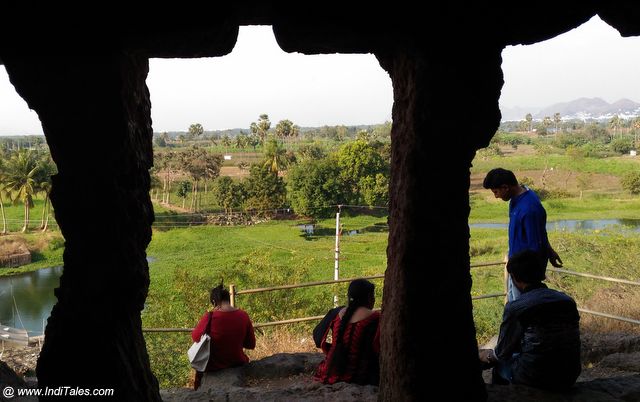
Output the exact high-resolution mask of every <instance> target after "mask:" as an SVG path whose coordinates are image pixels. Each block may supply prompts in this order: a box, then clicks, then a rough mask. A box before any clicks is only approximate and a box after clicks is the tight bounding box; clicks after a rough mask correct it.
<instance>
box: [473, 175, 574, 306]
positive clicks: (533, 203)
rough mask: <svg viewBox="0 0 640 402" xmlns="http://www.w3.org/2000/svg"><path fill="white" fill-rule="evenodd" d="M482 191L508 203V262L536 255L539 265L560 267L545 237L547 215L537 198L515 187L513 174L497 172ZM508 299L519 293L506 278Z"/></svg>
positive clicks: (560, 263) (529, 191)
mask: <svg viewBox="0 0 640 402" xmlns="http://www.w3.org/2000/svg"><path fill="white" fill-rule="evenodd" d="M482 185H483V187H484V188H487V189H490V190H491V191H492V192H493V195H494V196H495V197H496V198H500V199H501V200H503V201H509V254H508V256H509V258H511V257H512V256H514V255H515V254H517V253H519V252H521V251H524V250H533V251H536V252H537V253H538V255H539V259H540V264H542V265H543V266H544V267H546V265H547V261H549V262H550V263H551V265H553V266H554V267H557V268H559V267H561V266H562V260H561V259H560V256H559V255H558V253H556V252H555V250H554V249H553V248H552V247H551V244H549V238H548V237H547V229H546V225H547V212H546V211H545V210H544V207H543V206H542V203H541V202H540V198H538V195H537V194H536V193H535V192H534V191H533V190H531V189H529V188H527V187H525V186H521V185H520V184H518V180H517V179H516V176H515V175H514V174H513V172H512V171H510V170H506V169H502V168H496V169H493V170H491V171H489V173H487V176H486V177H485V178H484V182H483V183H482ZM508 288H509V289H508V292H507V298H508V300H509V301H513V300H515V299H517V298H518V297H519V296H520V291H519V290H518V288H517V287H515V286H514V285H513V281H512V279H511V277H509V286H508Z"/></svg>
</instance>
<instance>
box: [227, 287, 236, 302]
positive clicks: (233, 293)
mask: <svg viewBox="0 0 640 402" xmlns="http://www.w3.org/2000/svg"><path fill="white" fill-rule="evenodd" d="M229 304H231V307H235V306H236V285H229Z"/></svg>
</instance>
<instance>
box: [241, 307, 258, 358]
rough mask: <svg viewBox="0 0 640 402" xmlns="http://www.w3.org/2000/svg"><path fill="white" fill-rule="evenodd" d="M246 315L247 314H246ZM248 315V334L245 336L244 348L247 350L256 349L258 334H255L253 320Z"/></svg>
mask: <svg viewBox="0 0 640 402" xmlns="http://www.w3.org/2000/svg"><path fill="white" fill-rule="evenodd" d="M245 314H246V313H245ZM246 315H247V333H246V334H245V336H244V343H243V345H242V346H243V347H244V348H245V349H255V348H256V334H255V333H254V332H253V324H252V323H251V318H249V315H248V314H246Z"/></svg>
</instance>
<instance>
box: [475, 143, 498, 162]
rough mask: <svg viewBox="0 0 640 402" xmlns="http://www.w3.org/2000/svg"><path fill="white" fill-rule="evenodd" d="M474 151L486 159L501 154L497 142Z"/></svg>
mask: <svg viewBox="0 0 640 402" xmlns="http://www.w3.org/2000/svg"><path fill="white" fill-rule="evenodd" d="M476 153H477V155H478V156H479V157H481V158H482V159H483V160H486V159H488V158H490V157H492V156H502V151H501V150H500V147H499V146H498V145H497V144H490V145H489V146H488V147H486V148H482V149H479V150H478V151H477V152H476Z"/></svg>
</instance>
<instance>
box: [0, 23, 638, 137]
mask: <svg viewBox="0 0 640 402" xmlns="http://www.w3.org/2000/svg"><path fill="white" fill-rule="evenodd" d="M502 56H503V65H502V68H503V71H504V76H505V85H504V87H503V89H502V97H501V99H500V103H501V104H502V105H504V106H507V107H515V106H520V107H526V106H531V107H535V106H540V107H542V106H550V105H552V104H554V103H557V102H565V101H569V100H572V99H576V98H579V97H601V98H603V99H604V100H606V101H609V102H614V101H616V100H618V99H620V98H629V99H631V100H634V101H636V102H640V73H639V72H638V68H639V66H640V38H637V37H634V38H622V37H621V36H620V34H618V32H617V31H616V30H614V29H613V28H611V27H609V26H608V25H607V24H605V23H604V22H602V21H601V20H600V19H599V18H598V17H594V18H593V19H592V20H591V21H589V22H587V23H586V24H584V25H582V26H580V27H578V28H576V29H574V30H572V31H570V32H567V33H566V34H564V35H561V36H558V37H556V38H554V39H551V40H548V41H546V42H542V43H538V44H535V45H531V46H516V47H508V48H506V49H505V50H504V52H503V53H502ZM147 85H148V86H149V90H150V91H151V102H152V108H151V116H152V119H153V129H154V131H156V132H159V131H186V130H187V128H188V127H189V125H190V124H192V123H201V124H202V125H203V126H204V128H205V130H216V129H226V128H248V127H249V125H250V123H251V122H252V121H256V120H257V118H258V115H259V114H261V113H267V114H269V117H270V119H271V121H272V122H273V124H274V125H275V123H276V122H278V121H279V120H281V119H285V118H287V119H290V120H292V121H293V122H294V123H296V124H298V125H300V126H320V125H324V124H327V125H335V124H346V125H353V124H376V123H382V122H384V121H385V120H391V105H392V88H391V81H390V79H389V76H388V75H387V73H386V72H385V71H384V70H382V68H381V67H380V65H379V64H378V61H377V60H376V59H375V57H374V56H372V55H321V56H305V55H301V54H297V53H294V54H289V53H285V52H284V51H282V50H281V49H280V48H279V47H278V45H277V43H276V41H275V38H274V36H273V33H272V31H271V28H270V27H241V29H240V35H239V37H238V42H237V44H236V47H235V48H234V49H233V51H232V52H231V53H230V54H229V55H227V56H224V57H218V58H206V59H182V60H180V59H153V60H151V62H150V71H149V77H148V78H147ZM41 133H42V128H41V127H40V122H39V121H38V118H37V115H36V114H35V113H34V112H32V111H29V109H28V107H27V105H26V103H25V102H24V101H23V100H22V99H21V98H20V97H19V96H18V95H17V94H16V92H15V90H14V88H13V86H11V84H10V83H9V79H8V77H7V74H6V72H5V70H4V68H0V135H10V134H41Z"/></svg>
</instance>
